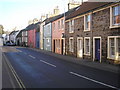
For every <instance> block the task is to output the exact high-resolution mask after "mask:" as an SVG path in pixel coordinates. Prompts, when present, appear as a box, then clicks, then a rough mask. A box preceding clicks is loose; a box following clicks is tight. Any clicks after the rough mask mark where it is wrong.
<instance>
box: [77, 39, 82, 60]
mask: <svg viewBox="0 0 120 90" xmlns="http://www.w3.org/2000/svg"><path fill="white" fill-rule="evenodd" d="M77 42H78V43H77V57H80V58H82V57H83V49H82V39H78V41H77Z"/></svg>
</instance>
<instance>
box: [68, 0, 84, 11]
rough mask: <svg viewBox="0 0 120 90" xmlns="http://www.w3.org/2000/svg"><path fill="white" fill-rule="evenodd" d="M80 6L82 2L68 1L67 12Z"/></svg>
mask: <svg viewBox="0 0 120 90" xmlns="http://www.w3.org/2000/svg"><path fill="white" fill-rule="evenodd" d="M81 4H82V2H79V1H75V0H69V3H68V10H70V9H73V8H75V7H78V6H80V5H81Z"/></svg>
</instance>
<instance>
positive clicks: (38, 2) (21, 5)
mask: <svg viewBox="0 0 120 90" xmlns="http://www.w3.org/2000/svg"><path fill="white" fill-rule="evenodd" d="M68 1H69V0H0V24H2V25H3V27H4V30H5V31H11V30H12V29H13V28H15V27H17V29H23V28H25V27H26V26H27V25H28V21H29V20H33V19H34V18H37V19H38V20H39V19H40V17H41V15H42V14H46V13H49V12H53V9H54V8H55V7H56V6H59V9H60V11H61V13H62V12H64V7H65V10H67V3H68Z"/></svg>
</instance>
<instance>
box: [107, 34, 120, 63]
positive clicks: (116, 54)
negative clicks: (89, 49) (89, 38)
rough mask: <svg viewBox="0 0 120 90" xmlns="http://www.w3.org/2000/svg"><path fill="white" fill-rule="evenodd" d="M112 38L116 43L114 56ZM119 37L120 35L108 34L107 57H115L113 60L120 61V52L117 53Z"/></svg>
mask: <svg viewBox="0 0 120 90" xmlns="http://www.w3.org/2000/svg"><path fill="white" fill-rule="evenodd" d="M111 38H114V44H115V55H114V56H113V55H112V56H111V55H110V39H111ZM117 38H120V36H108V43H107V45H108V49H107V58H108V59H113V60H119V61H120V56H119V54H118V53H117V50H118V46H117V44H118V43H117Z"/></svg>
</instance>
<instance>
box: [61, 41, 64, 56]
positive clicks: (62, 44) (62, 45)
mask: <svg viewBox="0 0 120 90" xmlns="http://www.w3.org/2000/svg"><path fill="white" fill-rule="evenodd" d="M63 48H64V42H63V39H62V40H61V54H62V55H63Z"/></svg>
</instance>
